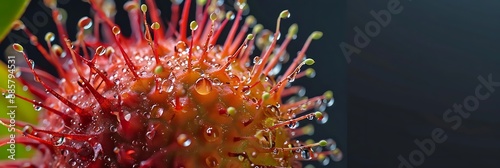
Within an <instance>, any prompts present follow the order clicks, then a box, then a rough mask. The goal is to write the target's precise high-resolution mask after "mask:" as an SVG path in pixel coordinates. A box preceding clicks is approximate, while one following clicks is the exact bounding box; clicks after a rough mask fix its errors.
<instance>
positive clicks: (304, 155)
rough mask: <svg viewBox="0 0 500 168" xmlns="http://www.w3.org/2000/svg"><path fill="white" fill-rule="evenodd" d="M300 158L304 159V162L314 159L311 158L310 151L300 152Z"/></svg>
mask: <svg viewBox="0 0 500 168" xmlns="http://www.w3.org/2000/svg"><path fill="white" fill-rule="evenodd" d="M300 157H302V159H304V160H311V159H312V157H311V152H310V150H303V151H301V152H300Z"/></svg>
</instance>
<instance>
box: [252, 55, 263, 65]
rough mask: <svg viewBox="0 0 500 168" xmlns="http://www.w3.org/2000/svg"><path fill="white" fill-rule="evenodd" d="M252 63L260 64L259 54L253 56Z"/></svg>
mask: <svg viewBox="0 0 500 168" xmlns="http://www.w3.org/2000/svg"><path fill="white" fill-rule="evenodd" d="M253 63H254V64H255V65H260V64H262V59H260V57H259V56H255V57H254V58H253Z"/></svg>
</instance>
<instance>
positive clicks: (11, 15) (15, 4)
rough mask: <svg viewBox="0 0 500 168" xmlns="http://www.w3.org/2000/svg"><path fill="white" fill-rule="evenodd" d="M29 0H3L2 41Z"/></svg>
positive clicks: (1, 18)
mask: <svg viewBox="0 0 500 168" xmlns="http://www.w3.org/2000/svg"><path fill="white" fill-rule="evenodd" d="M28 3H29V0H3V1H2V2H0V16H1V17H0V41H2V40H3V39H4V38H5V36H6V35H7V34H8V33H9V32H10V30H11V28H12V23H13V22H14V21H16V20H17V19H19V18H20V17H21V15H22V14H23V13H24V10H26V7H27V6H28Z"/></svg>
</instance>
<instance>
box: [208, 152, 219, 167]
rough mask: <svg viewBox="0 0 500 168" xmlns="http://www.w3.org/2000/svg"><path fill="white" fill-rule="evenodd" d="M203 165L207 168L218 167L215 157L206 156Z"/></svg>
mask: <svg viewBox="0 0 500 168" xmlns="http://www.w3.org/2000/svg"><path fill="white" fill-rule="evenodd" d="M205 163H206V164H207V166H208V167H218V166H219V160H217V158H216V157H214V156H211V155H210V156H208V157H207V158H205Z"/></svg>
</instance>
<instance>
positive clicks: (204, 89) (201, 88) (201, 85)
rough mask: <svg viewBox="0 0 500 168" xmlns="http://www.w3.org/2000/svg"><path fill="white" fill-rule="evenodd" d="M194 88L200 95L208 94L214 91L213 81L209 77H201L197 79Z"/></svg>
mask: <svg viewBox="0 0 500 168" xmlns="http://www.w3.org/2000/svg"><path fill="white" fill-rule="evenodd" d="M194 89H195V90H196V92H198V93H199V94H200V95H207V94H209V93H210V92H211V91H212V82H211V81H210V80H208V79H207V78H199V79H198V80H197V81H196V84H195V87H194Z"/></svg>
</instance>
